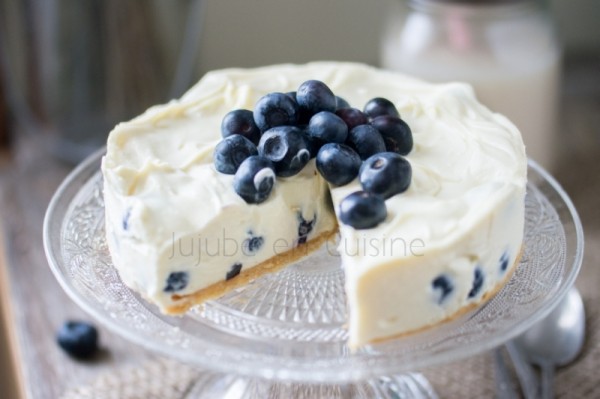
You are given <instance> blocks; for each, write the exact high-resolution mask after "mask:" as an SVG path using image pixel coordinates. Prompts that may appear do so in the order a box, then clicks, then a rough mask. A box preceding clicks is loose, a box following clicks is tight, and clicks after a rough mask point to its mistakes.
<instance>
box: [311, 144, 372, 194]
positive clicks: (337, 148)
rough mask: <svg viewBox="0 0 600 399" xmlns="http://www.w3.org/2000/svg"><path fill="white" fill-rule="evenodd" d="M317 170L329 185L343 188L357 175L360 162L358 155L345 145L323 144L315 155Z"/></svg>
mask: <svg viewBox="0 0 600 399" xmlns="http://www.w3.org/2000/svg"><path fill="white" fill-rule="evenodd" d="M316 164H317V170H318V171H319V173H320V174H321V176H323V178H324V179H325V180H327V181H328V182H329V183H331V184H335V185H336V186H343V185H345V184H348V183H350V182H351V181H352V180H354V179H355V178H356V176H357V175H358V171H359V169H360V164H361V160H360V157H359V156H358V154H357V153H356V152H355V151H354V150H353V149H352V148H350V147H348V146H347V145H345V144H338V143H329V144H325V145H324V146H323V147H321V149H320V150H319V153H318V154H317V160H316Z"/></svg>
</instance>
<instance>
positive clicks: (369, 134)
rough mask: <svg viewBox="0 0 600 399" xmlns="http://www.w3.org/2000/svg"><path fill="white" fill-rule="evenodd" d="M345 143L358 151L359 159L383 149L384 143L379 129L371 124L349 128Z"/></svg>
mask: <svg viewBox="0 0 600 399" xmlns="http://www.w3.org/2000/svg"><path fill="white" fill-rule="evenodd" d="M346 144H348V145H349V146H350V147H352V148H353V149H354V150H355V151H356V152H357V153H358V155H359V156H360V159H367V158H369V157H370V156H371V155H375V154H377V153H379V152H384V151H385V143H384V142H383V138H382V137H381V134H380V133H379V130H377V129H375V128H374V127H373V126H371V125H359V126H356V127H355V128H354V129H352V130H350V133H349V134H348V140H346Z"/></svg>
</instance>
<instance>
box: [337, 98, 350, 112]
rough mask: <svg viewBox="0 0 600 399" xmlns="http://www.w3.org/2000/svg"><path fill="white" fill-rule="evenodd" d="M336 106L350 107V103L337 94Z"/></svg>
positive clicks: (338, 107)
mask: <svg viewBox="0 0 600 399" xmlns="http://www.w3.org/2000/svg"><path fill="white" fill-rule="evenodd" d="M335 108H336V109H340V108H350V103H349V102H348V101H346V100H344V99H343V98H342V97H340V96H335Z"/></svg>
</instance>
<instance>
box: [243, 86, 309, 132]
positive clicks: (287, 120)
mask: <svg viewBox="0 0 600 399" xmlns="http://www.w3.org/2000/svg"><path fill="white" fill-rule="evenodd" d="M297 119H298V104H297V103H296V102H295V101H294V100H293V99H292V98H291V97H290V96H289V95H287V94H284V93H269V94H267V95H266V96H263V97H261V98H260V100H258V102H257V103H256V105H255V106H254V121H255V122H256V125H257V126H258V128H259V129H260V131H261V132H264V131H266V130H269V129H271V128H272V127H275V126H284V125H294V124H296V122H297Z"/></svg>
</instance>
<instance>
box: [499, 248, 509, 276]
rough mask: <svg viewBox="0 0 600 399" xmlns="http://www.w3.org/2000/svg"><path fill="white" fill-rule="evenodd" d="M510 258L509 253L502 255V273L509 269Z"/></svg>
mask: <svg viewBox="0 0 600 399" xmlns="http://www.w3.org/2000/svg"><path fill="white" fill-rule="evenodd" d="M509 258H510V257H509V256H508V252H504V253H503V254H502V256H501V257H500V271H501V272H505V271H506V270H507V269H508V262H509Z"/></svg>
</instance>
